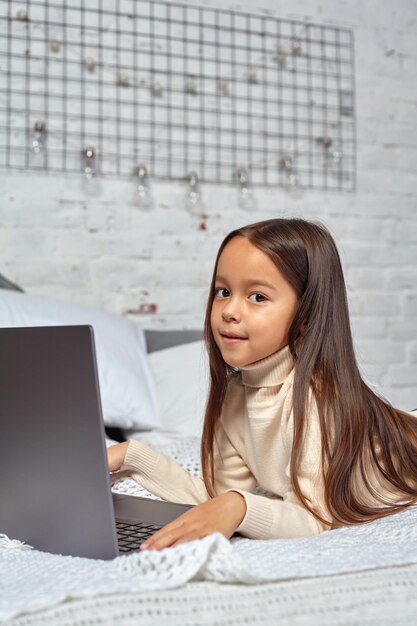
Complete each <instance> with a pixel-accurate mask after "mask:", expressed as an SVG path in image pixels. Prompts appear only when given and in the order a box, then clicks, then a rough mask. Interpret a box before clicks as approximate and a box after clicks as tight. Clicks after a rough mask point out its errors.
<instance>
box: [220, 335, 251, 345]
mask: <svg viewBox="0 0 417 626" xmlns="http://www.w3.org/2000/svg"><path fill="white" fill-rule="evenodd" d="M220 335H221V338H222V339H223V341H224V342H225V343H226V344H228V345H233V344H237V343H240V342H241V341H246V340H247V337H242V336H240V335H235V334H234V333H220Z"/></svg>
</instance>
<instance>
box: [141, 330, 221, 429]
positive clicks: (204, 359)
mask: <svg viewBox="0 0 417 626" xmlns="http://www.w3.org/2000/svg"><path fill="white" fill-rule="evenodd" d="M149 361H150V363H151V367H152V369H153V373H154V377H155V385H156V393H157V397H158V405H159V415H160V420H161V429H162V430H163V431H166V432H168V433H175V434H179V435H184V436H187V435H190V436H200V435H201V430H202V424H203V418H204V410H205V405H206V401H207V393H208V383H209V367H208V356H207V353H206V350H205V347H204V342H203V341H193V342H192V343H187V344H184V345H179V346H175V347H172V348H166V349H165V350H158V351H157V352H152V354H150V355H149Z"/></svg>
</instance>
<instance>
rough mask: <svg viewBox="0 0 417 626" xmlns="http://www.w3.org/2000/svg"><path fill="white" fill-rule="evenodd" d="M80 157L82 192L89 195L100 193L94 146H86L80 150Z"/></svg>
mask: <svg viewBox="0 0 417 626" xmlns="http://www.w3.org/2000/svg"><path fill="white" fill-rule="evenodd" d="M81 159H82V179H81V181H82V183H81V186H82V188H83V189H84V192H85V193H87V194H88V195H90V196H96V195H98V194H99V193H100V179H99V177H98V176H97V155H96V151H95V148H93V147H92V146H87V148H84V150H82V151H81Z"/></svg>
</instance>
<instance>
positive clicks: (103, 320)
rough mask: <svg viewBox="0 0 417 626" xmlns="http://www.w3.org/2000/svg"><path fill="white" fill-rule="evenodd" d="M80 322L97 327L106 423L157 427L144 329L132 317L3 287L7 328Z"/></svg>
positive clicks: (1, 315) (0, 311) (1, 314)
mask: <svg viewBox="0 0 417 626" xmlns="http://www.w3.org/2000/svg"><path fill="white" fill-rule="evenodd" d="M79 324H81V325H83V324H90V325H91V326H92V327H93V329H94V337H95V344H96V354H97V367H98V377H99V381H100V395H101V401H102V405H103V418H104V422H105V424H106V425H109V426H117V427H120V428H135V429H148V428H155V427H158V426H159V419H158V410H157V402H156V393H155V381H154V379H153V375H152V371H151V369H150V366H149V362H148V355H147V353H146V342H145V337H144V332H143V330H141V329H140V328H138V327H137V326H136V324H134V323H133V322H132V321H131V320H128V319H126V318H123V317H118V316H116V315H110V314H109V313H104V312H102V311H98V310H96V309H90V308H87V307H82V306H79V305H76V304H70V303H67V302H63V301H60V300H52V299H49V298H44V297H42V296H29V295H26V294H22V293H18V292H17V291H9V290H6V289H0V326H2V327H17V326H63V325H69V326H74V325H79Z"/></svg>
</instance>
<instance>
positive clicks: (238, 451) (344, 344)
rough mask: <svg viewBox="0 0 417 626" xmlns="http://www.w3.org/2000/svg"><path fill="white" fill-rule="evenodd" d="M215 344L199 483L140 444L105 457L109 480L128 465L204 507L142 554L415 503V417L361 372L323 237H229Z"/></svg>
mask: <svg viewBox="0 0 417 626" xmlns="http://www.w3.org/2000/svg"><path fill="white" fill-rule="evenodd" d="M205 337H206V343H207V347H208V352H209V359H210V374H211V384H210V391H209V397H208V402H207V408H206V414H205V421H204V430H203V438H202V445H201V463H202V474H203V476H202V478H195V477H192V476H190V475H189V474H188V473H187V472H186V471H185V470H183V469H182V468H181V467H179V466H178V465H177V464H176V463H175V462H174V461H172V460H170V459H168V458H167V457H165V456H164V455H162V454H160V453H158V452H155V451H154V450H152V449H151V448H149V447H148V446H146V445H145V444H143V443H140V442H138V441H130V442H126V443H122V444H118V445H116V446H112V447H111V448H109V450H108V460H109V469H110V471H116V470H119V469H123V470H125V469H128V470H130V471H131V475H132V476H133V477H134V478H135V479H137V480H138V481H139V482H140V483H141V484H142V485H143V486H144V487H146V488H147V489H149V490H150V491H152V492H153V493H155V494H157V495H159V496H161V497H162V498H165V499H168V500H172V501H177V502H182V503H187V504H197V505H198V506H195V507H193V508H192V509H190V510H189V511H187V512H186V513H185V514H183V515H182V516H181V517H179V518H178V519H176V520H175V521H173V522H171V523H170V524H168V525H167V526H165V527H164V528H162V529H161V530H160V531H158V532H157V533H155V534H154V535H153V536H152V537H151V538H150V539H148V540H147V541H146V542H145V543H144V544H142V549H160V548H164V547H167V546H172V545H176V544H178V543H181V542H184V541H189V540H191V539H196V538H199V537H203V536H205V535H207V534H209V533H212V532H214V531H219V532H221V533H223V534H224V535H225V536H226V537H230V536H231V535H232V534H233V533H234V532H235V531H238V532H239V533H241V534H242V535H244V536H246V537H252V538H256V539H269V538H276V537H303V536H308V535H314V534H318V533H320V532H322V531H323V530H326V529H330V528H335V527H338V526H342V525H347V524H357V523H361V522H368V521H371V520H375V519H377V518H379V517H383V516H386V515H390V514H393V513H396V512H398V511H402V510H404V509H405V508H406V507H408V506H410V505H411V504H413V503H415V502H417V419H416V418H415V416H413V415H412V414H409V413H406V412H403V411H399V410H396V409H394V408H392V407H391V406H390V405H389V404H388V403H387V402H385V401H384V400H382V399H380V398H379V397H378V396H377V395H376V394H375V393H374V392H373V391H372V390H371V389H370V388H369V387H368V386H367V385H366V384H365V382H364V381H363V380H362V378H361V376H360V373H359V369H358V366H357V364H356V360H355V355H354V350H353V343H352V336H351V330H350V324H349V315H348V306H347V299H346V289H345V284H344V279H343V272H342V268H341V264H340V259H339V255H338V252H337V249H336V246H335V243H334V241H333V239H332V237H331V236H330V234H329V233H328V232H327V230H326V229H325V228H323V227H322V226H319V225H317V224H314V223H311V222H307V221H304V220H301V219H273V220H268V221H264V222H260V223H257V224H252V225H249V226H246V227H244V228H240V229H238V230H235V231H233V232H232V233H230V234H229V235H228V236H227V237H226V238H225V240H224V241H223V243H222V244H221V246H220V249H219V252H218V255H217V259H216V263H215V267H214V274H213V280H212V284H211V290H210V296H209V299H208V304H207V313H206V321H205ZM256 487H258V488H259V487H260V488H261V489H262V492H263V493H259V491H258V492H256V489H255V488H256Z"/></svg>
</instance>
